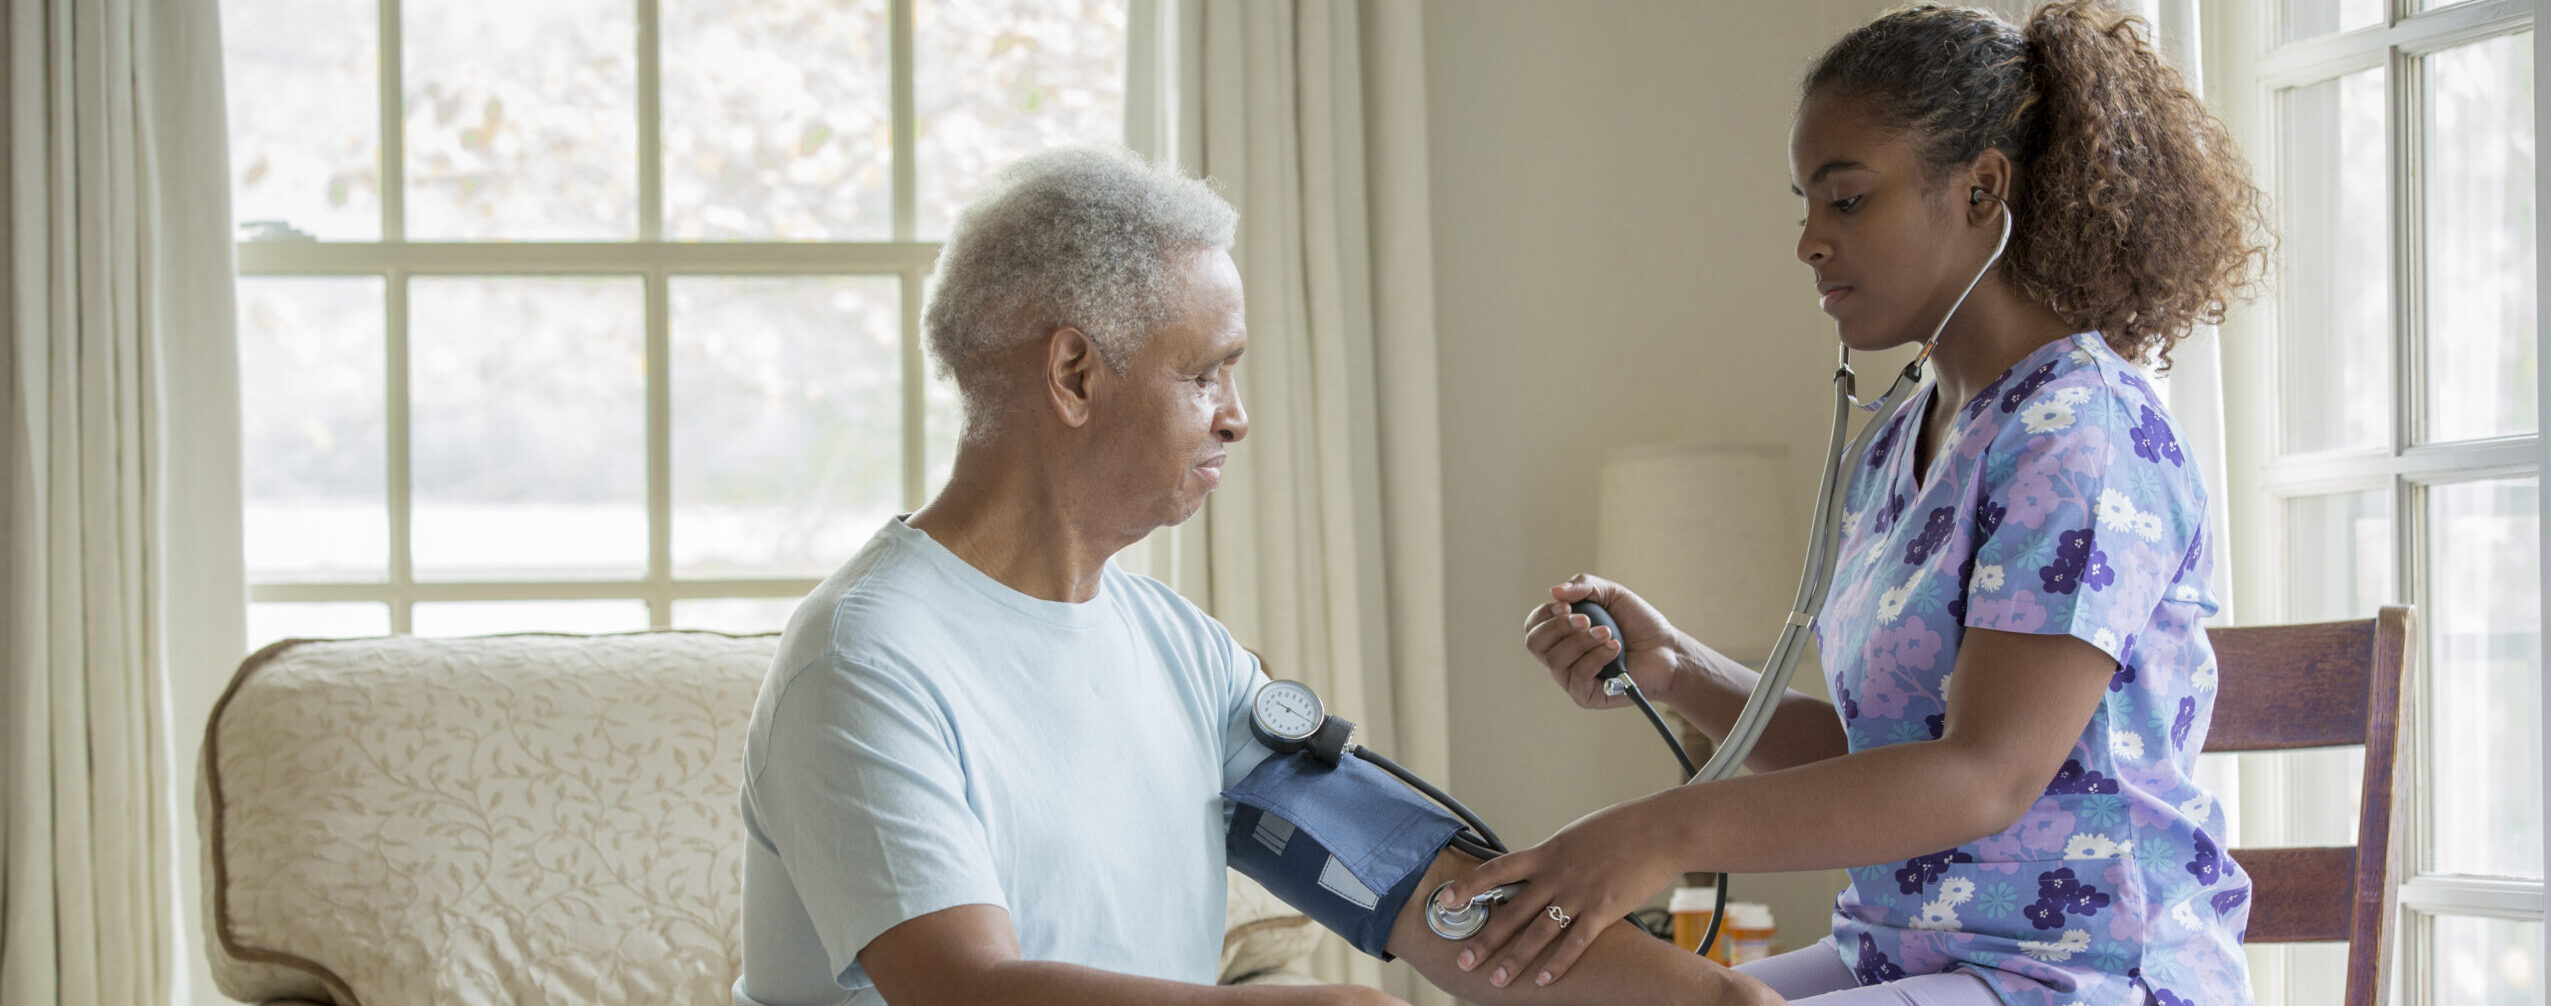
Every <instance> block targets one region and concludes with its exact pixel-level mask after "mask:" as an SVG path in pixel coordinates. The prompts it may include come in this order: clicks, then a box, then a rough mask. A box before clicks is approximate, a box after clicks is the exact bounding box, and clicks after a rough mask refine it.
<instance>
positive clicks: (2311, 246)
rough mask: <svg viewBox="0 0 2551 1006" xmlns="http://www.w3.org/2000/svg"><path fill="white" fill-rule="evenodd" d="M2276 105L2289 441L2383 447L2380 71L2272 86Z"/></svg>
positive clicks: (2386, 412) (2388, 392)
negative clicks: (2280, 132) (2280, 146)
mask: <svg viewBox="0 0 2551 1006" xmlns="http://www.w3.org/2000/svg"><path fill="white" fill-rule="evenodd" d="M2277 109H2278V114H2279V116H2280V117H2281V118H2282V119H2283V121H2284V124H2285V129H2284V130H2283V135H2282V138H2281V143H2282V144H2283V150H2282V151H2281V157H2280V158H2279V163H2280V164H2281V165H2282V166H2283V167H2282V169H2281V171H2280V174H2281V175H2282V177H2281V179H2280V181H2279V194H2280V196H2281V197H2282V198H2280V199H2279V200H2278V201H2279V202H2280V203H2281V204H2282V205H2283V206H2284V213H2283V216H2284V221H2283V227H2284V232H2285V233H2284V237H2283V240H2282V241H2281V242H2280V243H2279V245H2278V247H2280V248H2281V249H2283V252H2284V257H2285V270H2284V275H2283V277H2282V278H2283V282H2282V283H2281V284H2280V285H2279V288H2278V289H2279V294H2280V296H2279V298H2278V310H2277V330H2278V333H2279V335H2278V349H2279V356H2280V357H2281V362H2280V371H2281V375H2282V380H2283V381H2284V386H2283V388H2282V389H2281V391H2282V393H2281V394H2279V395H2278V396H2277V397H2278V398H2279V399H2281V400H2282V401H2283V403H2284V407H2283V420H2284V423H2283V426H2284V444H2285V449H2286V450H2287V451H2290V452H2302V451H2325V450H2335V449H2346V448H2367V447H2379V446H2382V445H2384V444H2386V443H2389V442H2390V433H2389V431H2390V423H2391V414H2390V403H2391V400H2392V379H2391V350H2390V344H2391V335H2390V333H2391V294H2390V290H2391V251H2390V247H2389V245H2388V243H2387V241H2386V238H2385V233H2386V231H2385V225H2384V221H2385V219H2386V218H2387V217H2388V216H2389V214H2387V213H2385V212H2384V210H2383V207H2384V206H2385V205H2386V203H2385V197H2384V188H2383V159H2384V153H2383V71H2382V70H2380V69H2373V70H2366V71H2364V72H2362V73H2353V74H2349V75H2347V76H2345V77H2340V78H2338V79H2336V80H2329V81H2323V82H2321V83H2318V84H2313V85H2311V86H2309V87H2297V88H2291V89H2288V90H2285V91H2281V92H2278V101H2277Z"/></svg>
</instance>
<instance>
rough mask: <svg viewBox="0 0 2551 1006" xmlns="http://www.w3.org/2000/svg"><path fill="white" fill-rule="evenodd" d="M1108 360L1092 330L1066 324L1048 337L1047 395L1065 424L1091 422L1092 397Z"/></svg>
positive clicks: (1046, 341)
mask: <svg viewBox="0 0 2551 1006" xmlns="http://www.w3.org/2000/svg"><path fill="white" fill-rule="evenodd" d="M1106 367H1107V361H1106V360H1105V358H1103V357H1101V356H1099V354H1098V343H1096V342H1092V341H1090V337H1089V333H1087V332H1083V331H1081V330H1080V329H1079V328H1077V327H1075V326H1071V325H1065V326H1063V327H1061V328H1057V329H1055V330H1054V331H1053V332H1051V333H1048V334H1047V335H1046V337H1045V396H1046V398H1047V400H1049V401H1051V402H1052V403H1053V405H1054V415H1055V417H1056V418H1059V419H1061V420H1062V421H1063V425H1065V426H1071V427H1079V426H1081V425H1083V424H1086V423H1088V422H1089V417H1090V401H1091V397H1092V396H1093V395H1094V394H1095V393H1096V391H1097V384H1098V382H1099V381H1100V380H1101V377H1100V374H1099V371H1101V370H1104V369H1106Z"/></svg>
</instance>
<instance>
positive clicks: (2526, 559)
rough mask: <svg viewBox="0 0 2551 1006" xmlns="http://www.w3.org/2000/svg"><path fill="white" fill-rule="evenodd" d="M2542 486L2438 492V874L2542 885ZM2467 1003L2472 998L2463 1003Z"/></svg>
mask: <svg viewBox="0 0 2551 1006" xmlns="http://www.w3.org/2000/svg"><path fill="white" fill-rule="evenodd" d="M2538 485H2539V484H2538V482H2537V481H2536V480H2534V479H2530V478H2526V479H2504V480H2492V481H2486V482H2465V483H2460V484H2455V485H2442V486H2436V487H2434V488H2432V489H2429V490H2428V505H2427V509H2428V520H2429V527H2428V554H2429V556H2430V558H2429V560H2428V561H2429V564H2430V566H2429V569H2428V571H2427V576H2428V580H2429V585H2428V586H2429V589H2428V592H2427V596H2428V597H2430V598H2432V599H2433V601H2432V602H2431V603H2430V604H2429V605H2428V606H2427V607H2428V610H2427V611H2425V612H2422V613H2421V614H2422V615H2423V618H2422V619H2421V621H2422V623H2423V625H2424V631H2425V633H2426V635H2427V638H2428V639H2429V646H2428V669H2429V670H2428V673H2429V676H2430V677H2429V680H2430V681H2431V685H2430V687H2429V689H2428V691H2429V693H2430V694H2431V695H2432V696H2433V697H2434V719H2433V721H2432V723H2431V731H2432V732H2431V733H2430V734H2429V735H2428V736H2429V737H2431V738H2433V739H2434V740H2433V742H2432V743H2430V744H2429V745H2428V748H2429V750H2430V752H2431V754H2432V757H2433V760H2434V763H2435V770H2434V776H2433V779H2434V785H2435V788H2434V793H2435V800H2436V804H2435V829H2434V830H2435V836H2436V841H2435V850H2434V854H2435V869H2436V870H2437V871H2438V872H2442V873H2461V874H2474V875H2484V876H2502V877H2540V876H2542V803H2541V800H2542V771H2541V764H2542V754H2541V751H2542V733H2541V724H2540V723H2539V722H2538V721H2539V719H2540V717H2541V715H2542V699H2541V695H2542V607H2541V603H2542V591H2541V585H2542V566H2541V552H2540V551H2539V550H2538V542H2539V541H2540V540H2541V528H2540V518H2539V513H2540V511H2538V510H2536V509H2535V500H2536V498H2537V496H2538V491H2539V490H2538ZM2453 1001H2456V1002H2463V1001H2469V1000H2462V999H2455V1000H2453Z"/></svg>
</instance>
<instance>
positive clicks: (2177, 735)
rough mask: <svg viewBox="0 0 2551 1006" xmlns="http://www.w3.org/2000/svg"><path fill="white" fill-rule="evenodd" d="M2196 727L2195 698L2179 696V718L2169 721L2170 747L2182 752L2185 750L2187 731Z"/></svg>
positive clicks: (2186, 746)
mask: <svg viewBox="0 0 2551 1006" xmlns="http://www.w3.org/2000/svg"><path fill="white" fill-rule="evenodd" d="M2196 725H2197V697H2196V696H2194V695H2182V696H2180V697H2179V717H2178V718H2177V719H2174V720H2171V721H2170V746H2171V747H2174V748H2178V749H2179V750H2182V751H2185V750H2187V749H2188V730H2189V729H2190V728H2192V727H2195V726H2196Z"/></svg>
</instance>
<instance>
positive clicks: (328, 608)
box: [248, 601, 390, 653]
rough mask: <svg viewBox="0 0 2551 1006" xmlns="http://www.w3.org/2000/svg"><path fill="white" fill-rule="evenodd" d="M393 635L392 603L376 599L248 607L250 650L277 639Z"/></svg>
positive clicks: (260, 647) (259, 648) (256, 649)
mask: <svg viewBox="0 0 2551 1006" xmlns="http://www.w3.org/2000/svg"><path fill="white" fill-rule="evenodd" d="M389 634H390V606H389V605H386V604H382V603H380V602H377V601H347V602H342V603H340V602H328V603H322V604H252V605H249V606H248V652H249V653H255V652H257V651H258V650H261V649H264V648H265V646H266V644H268V643H272V642H274V641H276V640H278V639H348V638H352V637H355V636H386V635H389Z"/></svg>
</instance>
